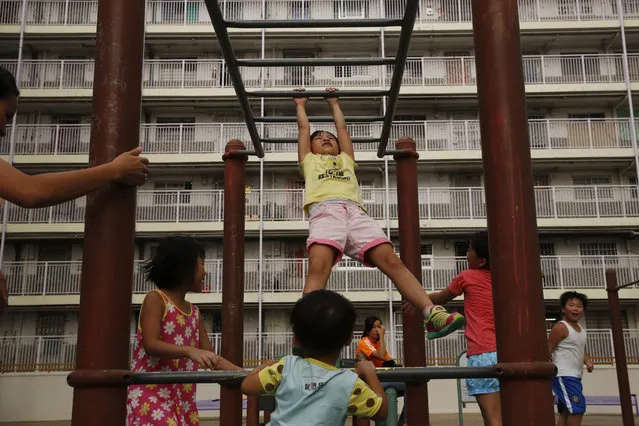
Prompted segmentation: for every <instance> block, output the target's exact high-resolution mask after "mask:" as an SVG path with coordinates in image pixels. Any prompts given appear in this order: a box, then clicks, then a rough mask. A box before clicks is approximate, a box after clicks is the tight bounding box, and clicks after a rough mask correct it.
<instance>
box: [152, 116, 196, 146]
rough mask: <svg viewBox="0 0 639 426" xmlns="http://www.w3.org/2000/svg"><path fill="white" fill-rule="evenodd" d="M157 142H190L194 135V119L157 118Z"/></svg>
mask: <svg viewBox="0 0 639 426" xmlns="http://www.w3.org/2000/svg"><path fill="white" fill-rule="evenodd" d="M156 123H157V128H156V129H157V130H156V137H155V139H156V141H157V142H178V141H180V140H182V141H185V140H189V141H192V140H193V139H194V135H195V127H194V126H193V124H194V123H195V117H158V118H157V120H156ZM181 125H182V126H181Z"/></svg>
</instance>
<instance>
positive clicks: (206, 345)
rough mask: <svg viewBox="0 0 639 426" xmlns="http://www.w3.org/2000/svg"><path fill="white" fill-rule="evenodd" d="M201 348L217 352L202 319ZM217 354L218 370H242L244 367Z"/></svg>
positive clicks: (216, 367) (216, 366)
mask: <svg viewBox="0 0 639 426" xmlns="http://www.w3.org/2000/svg"><path fill="white" fill-rule="evenodd" d="M200 349H204V350H205V351H209V352H213V353H215V351H214V350H213V344H212V343H211V339H209V333H208V332H207V331H206V327H205V326H204V324H203V323H202V321H201V320H200ZM216 356H217V357H218V361H217V363H216V365H215V369H216V370H242V369H243V368H242V367H238V366H237V365H235V364H233V363H232V362H230V361H228V360H227V359H225V358H222V357H221V356H219V355H216Z"/></svg>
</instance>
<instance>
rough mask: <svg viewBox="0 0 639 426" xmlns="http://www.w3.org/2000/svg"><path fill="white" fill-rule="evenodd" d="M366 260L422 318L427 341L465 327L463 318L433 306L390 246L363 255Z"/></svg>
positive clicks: (382, 245)
mask: <svg viewBox="0 0 639 426" xmlns="http://www.w3.org/2000/svg"><path fill="white" fill-rule="evenodd" d="M366 261H367V262H368V263H370V264H371V265H374V266H377V268H379V270H380V271H382V272H383V273H384V274H386V276H387V277H388V278H390V279H391V281H393V284H395V287H396V288H397V290H398V291H399V293H400V294H401V295H402V297H404V299H406V300H408V301H409V302H410V303H411V304H412V305H413V306H415V307H416V308H419V310H420V311H421V312H422V314H423V315H424V319H425V325H426V331H428V334H427V335H426V337H427V338H428V339H437V338H439V337H444V336H447V335H448V334H450V333H452V332H453V331H455V330H458V329H460V328H462V327H463V326H464V324H466V319H465V318H464V317H463V316H462V315H460V314H458V313H453V314H449V313H448V312H446V309H444V308H443V307H442V306H433V302H432V300H430V298H429V297H428V295H427V294H426V292H425V291H424V288H423V287H422V286H421V284H420V283H419V281H417V278H415V276H414V275H413V274H412V273H411V272H410V271H409V270H408V268H406V266H405V265H404V263H403V262H402V261H401V259H400V258H399V257H397V255H396V254H395V252H394V251H393V247H392V245H391V244H390V243H384V244H380V245H378V246H375V247H373V248H372V249H370V250H368V252H366Z"/></svg>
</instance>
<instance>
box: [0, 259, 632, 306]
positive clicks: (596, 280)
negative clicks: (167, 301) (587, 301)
mask: <svg viewBox="0 0 639 426" xmlns="http://www.w3.org/2000/svg"><path fill="white" fill-rule="evenodd" d="M140 266H141V263H140V262H139V261H137V262H135V265H134V272H133V293H134V294H145V293H147V292H148V291H150V290H151V289H153V288H154V286H153V284H152V283H149V282H147V281H146V280H145V277H144V273H143V272H142V268H141V267H140ZM222 267H223V266H222V260H221V259H215V260H207V261H206V269H207V272H208V275H207V276H206V278H205V283H204V292H205V293H214V294H220V293H221V291H222ZM541 267H542V269H543V271H544V276H545V277H544V279H543V280H542V285H543V288H544V289H545V290H565V289H578V290H582V291H583V290H593V289H603V288H604V287H605V272H606V269H614V270H616V271H617V276H618V279H619V282H620V283H629V282H633V281H637V280H639V256H637V255H621V256H542V257H541ZM466 268H467V264H466V259H465V258H461V257H460V258H455V257H430V258H424V259H422V282H423V285H424V288H425V289H426V290H427V291H435V290H441V289H443V288H446V286H447V285H448V284H449V283H450V282H451V281H452V279H453V278H454V277H455V276H456V275H457V274H458V273H459V272H460V271H462V270H464V269H466ZM2 270H3V272H4V274H5V275H6V276H7V280H8V289H9V294H10V295H12V296H56V295H78V294H80V277H81V272H82V262H81V261H68V262H44V261H21V262H5V263H4V264H3V269H2ZM307 271H308V261H307V259H305V258H299V259H283V258H282V259H278V258H268V259H263V260H262V292H264V293H291V292H292V293H300V294H301V292H302V289H303V287H304V279H305V277H306V274H307ZM328 286H329V288H330V289H331V290H335V291H341V292H347V293H348V292H361V291H376V292H383V291H386V290H388V280H387V279H386V277H385V276H384V275H383V274H382V273H381V272H380V271H379V270H377V269H373V268H365V267H363V266H361V265H360V264H359V263H357V262H356V261H354V260H350V259H344V260H342V261H341V262H340V263H338V264H337V265H335V267H334V268H333V272H332V273H331V277H330V279H329V283H328ZM259 288H260V272H259V261H258V260H257V259H247V260H246V261H245V263H244V290H245V291H246V292H247V293H256V292H258V291H259Z"/></svg>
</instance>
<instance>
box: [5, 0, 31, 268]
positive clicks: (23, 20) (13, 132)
mask: <svg viewBox="0 0 639 426" xmlns="http://www.w3.org/2000/svg"><path fill="white" fill-rule="evenodd" d="M27 2H28V0H22V18H21V20H20V42H19V44H18V65H17V68H16V75H15V78H16V83H17V85H18V87H20V79H21V74H22V50H23V48H24V27H25V25H26V24H25V23H26V21H27ZM17 121H18V114H17V113H16V114H15V115H14V116H13V121H12V122H11V139H10V140H9V164H13V159H14V157H15V141H16V131H17V129H16V125H17V124H16V123H17ZM8 222H9V202H8V201H5V203H4V209H3V211H2V237H0V268H2V263H3V260H4V246H5V240H6V238H7V223H8Z"/></svg>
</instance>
